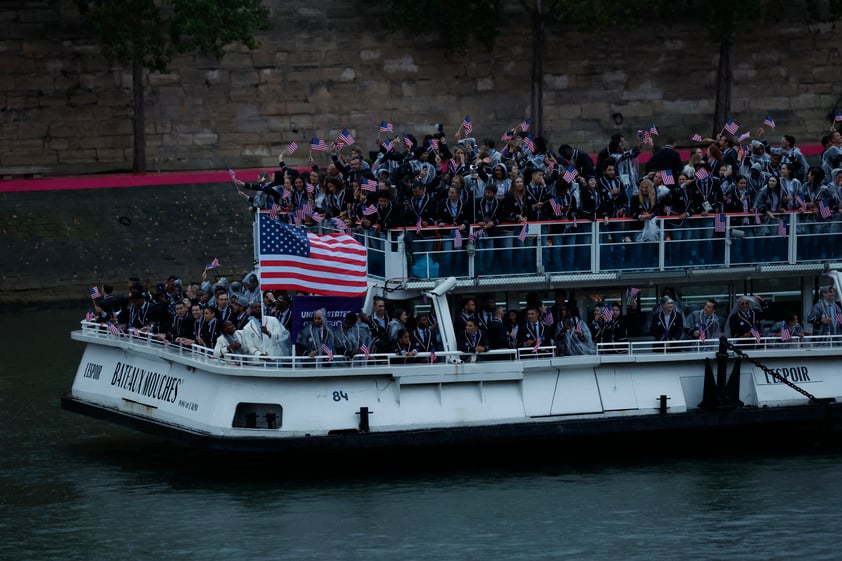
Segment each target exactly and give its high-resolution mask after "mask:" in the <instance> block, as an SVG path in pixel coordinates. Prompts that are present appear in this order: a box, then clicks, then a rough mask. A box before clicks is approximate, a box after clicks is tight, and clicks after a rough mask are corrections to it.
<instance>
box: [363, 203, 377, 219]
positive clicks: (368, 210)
mask: <svg viewBox="0 0 842 561" xmlns="http://www.w3.org/2000/svg"><path fill="white" fill-rule="evenodd" d="M363 214H364V215H365V216H371V215H372V214H377V205H369V206H364V207H363Z"/></svg>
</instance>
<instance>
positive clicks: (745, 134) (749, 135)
mask: <svg viewBox="0 0 842 561" xmlns="http://www.w3.org/2000/svg"><path fill="white" fill-rule="evenodd" d="M749 138H751V133H750V132H744V133H743V134H741V135H740V136H739V137H738V138H737V142H742V141H743V140H748V139H749ZM746 148H748V145H746Z"/></svg>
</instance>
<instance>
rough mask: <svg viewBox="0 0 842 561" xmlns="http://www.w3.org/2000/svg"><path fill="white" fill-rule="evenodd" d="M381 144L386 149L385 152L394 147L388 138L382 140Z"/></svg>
mask: <svg viewBox="0 0 842 561" xmlns="http://www.w3.org/2000/svg"><path fill="white" fill-rule="evenodd" d="M381 146H383V148H385V149H386V152H390V151H391V150H392V148H393V147H394V145H393V144H392V141H391V140H389V139H388V138H387V139H386V140H384V141H383V144H381Z"/></svg>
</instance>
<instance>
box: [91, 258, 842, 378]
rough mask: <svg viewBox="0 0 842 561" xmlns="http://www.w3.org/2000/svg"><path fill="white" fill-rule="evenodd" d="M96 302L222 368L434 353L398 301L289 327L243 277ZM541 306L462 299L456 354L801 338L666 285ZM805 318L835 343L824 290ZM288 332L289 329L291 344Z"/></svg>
mask: <svg viewBox="0 0 842 561" xmlns="http://www.w3.org/2000/svg"><path fill="white" fill-rule="evenodd" d="M98 297H99V298H100V299H99V300H94V309H93V311H92V312H90V313H89V314H88V318H87V319H88V320H89V321H95V322H101V323H104V324H107V325H108V327H109V329H110V330H111V331H112V333H115V334H131V335H135V336H140V335H141V334H144V335H145V336H148V337H154V338H156V339H159V340H160V341H162V342H164V341H165V342H167V343H169V344H173V345H180V346H183V347H187V348H192V346H193V345H198V346H199V347H203V348H205V349H206V352H208V353H209V354H211V353H212V355H213V356H215V357H216V358H219V359H225V360H237V359H238V357H239V359H240V360H242V357H243V356H248V357H251V358H260V357H289V356H298V357H307V358H309V359H312V360H309V361H308V360H305V361H303V362H304V363H307V364H313V363H319V364H322V365H329V364H342V363H354V364H364V363H365V362H366V361H367V360H368V359H369V356H370V355H371V354H375V353H376V354H380V355H392V356H393V358H392V360H398V361H400V359H403V361H404V362H433V363H434V362H437V361H439V360H440V358H439V357H437V353H441V352H442V351H443V350H444V349H443V345H442V339H441V331H440V329H439V320H438V318H437V316H436V314H435V311H434V310H432V309H431V310H430V311H425V312H423V313H421V312H418V313H414V310H413V308H412V306H411V305H410V304H409V303H405V302H398V303H391V304H389V303H387V302H386V300H385V299H383V298H379V297H378V298H375V299H374V301H373V305H372V309H371V312H370V313H369V314H367V313H363V312H359V313H358V312H353V311H350V312H347V313H346V314H345V315H344V317H343V318H342V321H341V323H340V324H339V325H336V326H333V327H331V326H329V325H328V322H327V321H326V319H327V317H328V314H327V311H326V310H325V309H318V310H316V311H314V312H313V313H312V316H311V317H310V319H309V320H308V321H306V322H304V323H303V324H302V325H300V326H296V327H297V329H293V321H294V319H293V310H292V298H294V297H297V295H296V296H294V297H291V296H290V295H288V294H287V293H286V292H283V291H264V292H263V293H261V292H260V290H259V287H258V286H257V278H256V276H255V275H254V274H253V273H249V274H248V275H246V276H245V278H244V279H243V281H242V282H239V281H234V282H231V283H228V281H227V280H226V279H224V278H221V279H219V280H218V281H217V282H215V283H210V282H209V281H204V282H203V283H201V284H200V283H191V284H189V285H187V286H183V285H182V282H181V281H180V279H178V278H176V277H175V276H172V277H170V278H169V279H168V280H167V281H166V282H165V283H161V284H158V285H156V286H150V285H149V284H148V283H146V284H144V283H141V282H140V281H139V280H138V279H136V278H133V279H130V280H129V284H128V292H127V293H126V294H125V295H123V296H117V295H115V294H114V288H113V286H110V285H105V286H103V291H102V294H101V295H98ZM550 298H552V303H551V304H547V302H549V301H550ZM550 298H545V297H544V296H541V295H539V294H538V293H536V292H530V293H528V294H527V295H526V304H525V306H524V307H523V309H505V308H504V306H502V305H500V304H498V303H497V300H496V298H495V297H494V296H493V295H492V294H487V295H481V296H478V297H466V298H464V299H463V300H462V301H461V302H459V303H458V304H459V307H458V309H455V310H454V313H453V331H454V334H455V337H456V347H457V350H458V351H459V352H460V353H461V354H462V355H465V356H470V357H487V358H488V359H491V358H500V359H503V358H507V356H506V355H508V354H509V353H491V355H487V354H486V353H488V351H495V350H504V351H512V350H514V349H518V350H519V352H520V353H521V354H523V353H527V354H529V353H534V354H536V355H540V354H542V353H547V352H549V353H551V354H556V355H558V356H571V355H587V354H595V353H596V352H597V346H598V345H600V344H602V345H601V347H600V348H601V352H606V353H612V352H614V353H619V352H628V348H629V347H628V344H629V341H631V340H641V339H645V340H649V341H654V342H656V347H655V348H660V347H658V344H663V348H670V347H671V346H672V344H673V342H675V341H698V342H699V343H700V344H705V343H706V345H707V347H709V348H713V346H714V345H715V343H716V341H717V340H718V339H719V337H720V336H721V335H727V336H729V337H732V338H737V339H744V340H746V341H747V343H749V344H752V343H754V342H755V341H756V342H759V341H760V338H761V337H762V336H767V337H777V338H780V340H782V341H788V340H791V339H798V338H800V337H802V336H804V335H806V334H807V332H806V331H805V330H804V328H803V327H802V324H801V322H800V320H799V317H798V315H797V314H795V313H786V314H785V315H784V316H783V317H782V318H780V319H778V321H775V320H774V318H771V317H767V316H768V308H769V306H768V305H767V303H766V301H765V300H764V299H763V298H762V297H761V296H759V295H746V296H741V297H740V298H739V299H738V300H737V303H736V305H735V306H734V309H733V310H731V313H730V314H726V315H724V316H722V315H720V314H719V313H718V310H717V302H716V301H715V300H713V299H709V300H707V301H706V302H705V303H704V305H703V306H702V307H700V308H699V309H694V310H691V311H686V310H685V309H684V306H683V305H682V302H681V299H680V297H679V296H678V295H677V293H676V291H675V290H674V289H671V288H668V289H665V290H664V292H663V293H662V295H661V296H660V298H659V299H658V301H657V303H656V305H655V306H654V307H653V308H652V309H650V310H643V309H642V307H641V299H640V294H639V293H638V294H634V293H632V292H630V293H629V297H628V298H627V299H626V301H625V305H623V304H624V303H623V302H620V301H615V302H609V301H601V302H598V303H595V305H593V307H592V312H590V313H589V314H588V315H589V316H590V317H582V315H580V312H579V307H578V305H577V303H576V300H574V299H573V298H571V295H570V294H568V293H567V292H566V291H563V290H559V291H556V292H555V293H553V295H552V296H551V297H550ZM592 304H593V303H589V304H588V307H589V308H590V307H591V305H592ZM591 314H592V315H591ZM807 321H808V325H809V326H810V327H811V328H812V331H811V332H810V333H811V334H813V335H820V336H827V335H842V307H840V305H839V303H838V302H837V300H836V293H835V289H834V288H833V287H832V286H826V287H822V289H821V290H820V298H819V300H818V302H817V303H816V304H815V305H814V307H813V309H812V311H811V312H810V314H809V316H808V318H807ZM292 333H297V335H296V337H295V339H293V337H292ZM679 348H680V347H679Z"/></svg>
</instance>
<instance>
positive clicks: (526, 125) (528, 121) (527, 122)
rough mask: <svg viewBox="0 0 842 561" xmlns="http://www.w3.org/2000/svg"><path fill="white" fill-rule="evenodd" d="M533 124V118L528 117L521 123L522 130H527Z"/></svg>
mask: <svg viewBox="0 0 842 561" xmlns="http://www.w3.org/2000/svg"><path fill="white" fill-rule="evenodd" d="M531 124H532V119H526V120H525V121H523V122H522V123H521V124H520V130H522V131H523V132H526V131H528V130H529V126H530V125H531Z"/></svg>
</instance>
